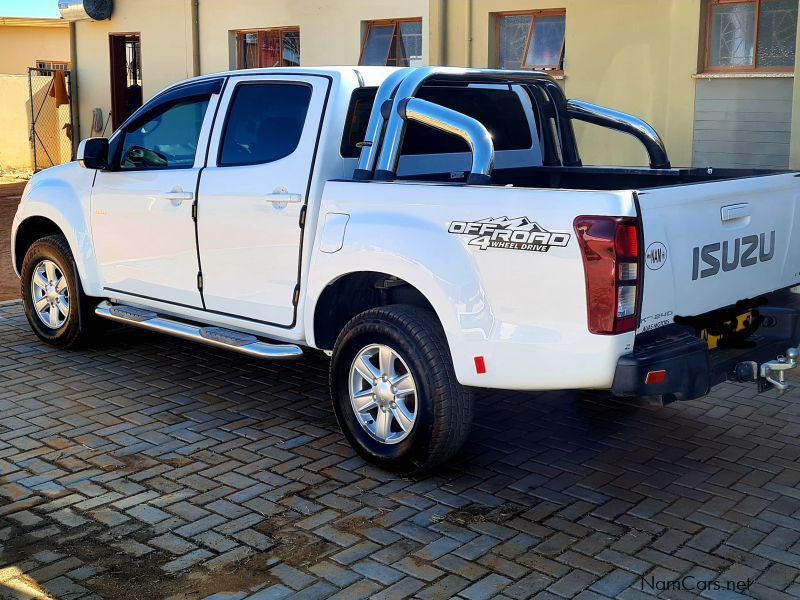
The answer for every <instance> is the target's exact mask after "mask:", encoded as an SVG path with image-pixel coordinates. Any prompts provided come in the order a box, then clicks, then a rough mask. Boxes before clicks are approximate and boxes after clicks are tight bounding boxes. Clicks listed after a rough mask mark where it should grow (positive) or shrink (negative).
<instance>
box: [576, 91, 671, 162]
mask: <svg viewBox="0 0 800 600" xmlns="http://www.w3.org/2000/svg"><path fill="white" fill-rule="evenodd" d="M567 115H568V116H569V117H570V118H572V119H578V120H579V121H586V122H587V123H594V124H595V125H600V126H602V127H608V128H609V129H614V130H616V131H621V132H622V133H627V134H628V135H632V136H633V137H635V138H636V139H637V140H639V141H640V142H641V143H642V144H643V145H644V147H645V148H646V149H647V154H648V156H649V157H650V168H651V169H669V168H670V166H671V165H670V162H669V158H668V157H667V148H666V147H665V146H664V141H663V140H662V139H661V136H660V135H658V132H656V130H655V129H653V127H652V126H651V125H650V124H649V123H647V122H646V121H643V120H642V119H639V118H638V117H634V116H633V115H629V114H627V113H623V112H619V111H617V110H613V109H611V108H605V107H603V106H597V105H596V104H590V103H589V102H583V101H581V100H567Z"/></svg>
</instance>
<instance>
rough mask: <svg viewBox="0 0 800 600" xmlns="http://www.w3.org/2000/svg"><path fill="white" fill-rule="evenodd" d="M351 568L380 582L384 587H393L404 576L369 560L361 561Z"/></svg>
mask: <svg viewBox="0 0 800 600" xmlns="http://www.w3.org/2000/svg"><path fill="white" fill-rule="evenodd" d="M351 568H352V569H353V570H354V571H355V572H356V573H359V574H361V575H363V576H364V577H368V578H370V579H373V580H375V581H378V582H379V583H382V584H383V585H391V584H392V583H394V582H395V581H398V580H399V579H402V578H403V574H402V573H400V572H399V571H397V570H395V569H393V568H391V567H387V566H386V565H383V564H381V563H379V562H375V561H374V560H369V559H367V560H362V561H359V562H357V563H355V564H354V565H352V567H351Z"/></svg>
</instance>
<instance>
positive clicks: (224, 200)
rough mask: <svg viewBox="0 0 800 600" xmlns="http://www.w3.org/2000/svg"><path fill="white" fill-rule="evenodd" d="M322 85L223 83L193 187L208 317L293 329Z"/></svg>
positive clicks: (256, 80)
mask: <svg viewBox="0 0 800 600" xmlns="http://www.w3.org/2000/svg"><path fill="white" fill-rule="evenodd" d="M328 81H329V80H328V79H327V78H323V77H314V76H296V75H295V76H292V78H291V80H286V79H284V78H282V76H281V75H270V76H263V75H258V76H241V77H237V78H231V79H230V80H229V82H228V84H227V86H226V89H225V94H224V98H223V99H222V104H221V109H220V115H224V118H220V119H217V122H216V123H215V125H214V133H213V135H212V137H211V149H212V151H211V153H210V156H209V159H208V167H207V168H206V169H205V170H204V171H203V174H202V177H201V181H200V187H199V199H198V203H199V204H198V223H197V225H198V236H197V239H198V244H199V248H200V263H201V269H202V273H203V298H204V300H205V304H206V308H207V309H208V310H210V311H215V312H219V313H224V314H229V315H235V316H237V317H244V318H247V319H250V320H254V321H258V322H261V323H265V324H273V325H280V326H291V325H292V324H293V323H294V320H295V289H296V288H297V286H298V284H299V277H300V276H299V264H300V262H299V261H300V250H301V241H302V233H303V230H302V228H301V224H300V216H301V211H302V209H303V206H304V204H305V202H306V194H307V191H308V189H309V185H310V181H311V180H310V177H311V170H312V169H313V164H314V156H315V151H316V147H317V143H318V139H317V138H318V134H319V125H320V123H319V118H318V117H317V115H321V114H322V113H323V110H324V103H325V97H326V95H327V91H328V85H329V83H328ZM217 148H219V151H218V152H217V151H216V149H217Z"/></svg>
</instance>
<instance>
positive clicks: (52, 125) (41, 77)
mask: <svg viewBox="0 0 800 600" xmlns="http://www.w3.org/2000/svg"><path fill="white" fill-rule="evenodd" d="M70 77H71V73H70V72H69V71H65V70H60V69H44V68H29V69H28V87H29V91H30V95H29V112H28V114H29V116H30V142H31V150H32V153H33V170H34V171H41V170H42V169H47V168H48V167H53V166H55V165H60V164H63V163H66V162H69V161H71V160H72V159H73V158H74V155H75V148H74V145H73V139H72V128H73V107H72V98H71V97H70Z"/></svg>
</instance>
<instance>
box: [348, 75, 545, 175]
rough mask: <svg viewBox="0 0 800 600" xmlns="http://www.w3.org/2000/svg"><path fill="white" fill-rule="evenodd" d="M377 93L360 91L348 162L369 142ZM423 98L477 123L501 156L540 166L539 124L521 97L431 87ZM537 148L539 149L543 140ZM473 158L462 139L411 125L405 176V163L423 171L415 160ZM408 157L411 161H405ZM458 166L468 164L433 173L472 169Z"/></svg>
mask: <svg viewBox="0 0 800 600" xmlns="http://www.w3.org/2000/svg"><path fill="white" fill-rule="evenodd" d="M376 93H377V88H359V89H357V90H356V91H355V92H354V93H353V96H352V98H351V101H350V107H349V110H348V113H347V121H346V126H345V131H344V136H343V138H342V145H341V154H342V157H344V158H358V156H359V154H360V152H361V149H360V148H359V147H358V144H359V143H360V142H362V141H364V137H365V135H366V131H367V125H368V123H369V117H370V113H371V111H372V105H373V103H374V100H375V95H376ZM417 97H418V98H422V99H423V100H428V101H429V102H433V103H435V104H439V105H441V106H445V107H447V108H451V109H453V110H456V111H458V112H460V113H463V114H465V115H468V116H470V117H473V118H474V119H477V120H478V121H480V122H481V123H483V125H484V126H485V127H486V129H488V130H489V133H490V134H491V135H492V138H493V140H494V145H495V151H496V152H498V153H503V152H508V151H521V152H524V153H525V158H524V160H525V164H524V165H519V166H526V165H531V164H535V162H536V160H535V158H534V157H532V156H531V152H530V151H531V149H532V148H533V147H534V139H533V136H532V135H531V124H530V123H531V121H530V120H531V119H533V118H534V117H533V111H532V110H530V107H528V110H526V107H525V106H524V105H523V100H522V99H521V98H520V95H519V94H518V93H517V92H516V91H513V90H510V89H508V88H507V87H501V86H491V87H490V86H482V87H477V86H475V87H472V86H471V87H453V86H430V87H423V88H422V89H421V90H420V92H419V93H418V95H417ZM536 146H537V147H538V140H537V142H536ZM469 152H470V149H469V146H468V145H467V143H466V142H465V141H464V140H462V139H461V138H458V137H456V136H453V135H449V134H447V133H444V132H442V131H438V130H436V129H433V128H431V127H426V126H424V125H421V124H420V123H415V122H409V123H408V125H407V128H406V135H405V138H404V140H403V147H402V150H401V165H400V171H403V170H408V169H403V166H404V165H403V163H404V162H405V163H409V164H407V165H406V166H407V167H408V166H411V167H412V170H413V171H414V172H416V171H417V170H418V169H417V168H414V166H416V165H412V164H411V163H412V162H413V163H416V162H418V161H413V157H418V156H420V157H421V156H430V155H436V154H447V155H455V154H464V155H467V156H466V157H465V158H466V159H469V156H468V155H469ZM403 157H406V158H405V160H404V159H403ZM409 159H412V160H409ZM456 162H457V163H463V160H459V161H455V162H454V161H448V162H447V163H446V164H444V163H443V164H435V165H428V167H429V169H430V167H431V166H432V167H433V168H434V169H436V168H437V167H446V168H443V169H440V170H443V171H446V170H450V169H458V168H468V166H469V165H468V163H467V164H466V166H464V165H463V164H455V163H456ZM498 162H502V161H498ZM539 164H541V160H540V159H539ZM420 166H421V164H420ZM509 166H511V165H509Z"/></svg>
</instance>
